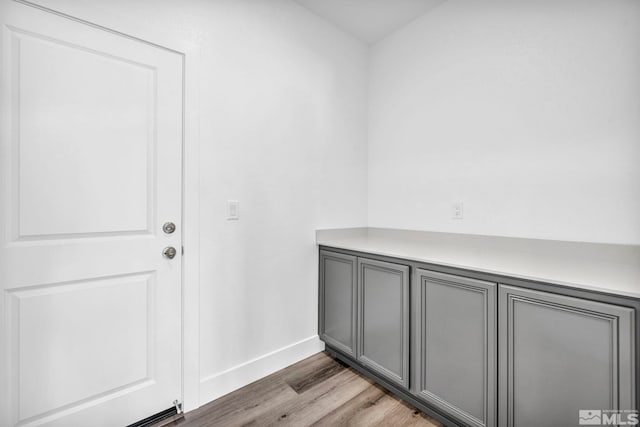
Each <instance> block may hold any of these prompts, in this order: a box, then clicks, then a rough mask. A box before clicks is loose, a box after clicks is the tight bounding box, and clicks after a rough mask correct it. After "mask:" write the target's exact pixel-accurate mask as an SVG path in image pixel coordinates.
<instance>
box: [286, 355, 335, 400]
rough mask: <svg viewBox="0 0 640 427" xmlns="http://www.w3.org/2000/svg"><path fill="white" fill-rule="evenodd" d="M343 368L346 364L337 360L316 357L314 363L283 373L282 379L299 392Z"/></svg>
mask: <svg viewBox="0 0 640 427" xmlns="http://www.w3.org/2000/svg"><path fill="white" fill-rule="evenodd" d="M345 368H346V365H344V364H343V363H341V362H339V361H338V360H336V359H332V358H330V357H323V358H319V359H316V360H315V361H314V363H310V364H307V365H306V366H300V367H296V369H291V370H290V371H288V372H285V373H283V379H284V381H285V382H286V383H287V384H289V386H291V388H292V389H294V390H295V391H296V392H297V393H298V394H301V393H304V392H305V391H307V390H309V389H310V388H313V387H314V386H316V385H318V384H320V383H321V382H323V381H324V380H326V379H329V378H331V377H332V376H334V375H336V374H337V373H338V372H340V371H342V370H344V369H345Z"/></svg>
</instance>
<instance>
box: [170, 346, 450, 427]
mask: <svg viewBox="0 0 640 427" xmlns="http://www.w3.org/2000/svg"><path fill="white" fill-rule="evenodd" d="M168 425H170V426H180V427H196V426H197V427H204V426H271V425H278V426H332V427H333V426H367V427H368V426H385V427H386V426H432V427H433V426H438V427H440V426H442V424H441V423H439V422H438V421H436V420H434V419H433V418H431V417H429V416H428V415H425V414H424V413H422V412H420V411H418V410H416V409H415V408H413V407H412V406H410V405H409V404H407V403H405V402H403V401H401V400H400V399H398V398H397V397H395V396H393V395H391V394H389V393H388V392H387V391H385V390H384V389H383V388H382V387H380V386H378V385H376V384H374V383H373V382H372V381H370V380H369V379H367V378H365V377H363V376H361V375H360V374H358V373H357V372H356V371H354V370H353V369H351V368H349V367H348V366H346V365H343V364H342V363H340V362H338V361H336V360H335V359H333V358H331V357H329V356H328V355H327V354H325V353H318V354H316V355H314V356H311V357H310V358H308V359H305V360H303V361H301V362H298V363H296V364H295V365H292V366H289V367H288V368H285V369H283V370H281V371H279V372H276V373H275V374H273V375H270V376H268V377H266V378H263V379H261V380H259V381H256V382H255V383H253V384H250V385H248V386H246V387H244V388H242V389H240V390H237V391H235V392H233V393H231V394H228V395H226V396H224V397H221V398H220V399H218V400H215V401H213V402H211V403H209V404H208V405H206V406H203V407H201V408H199V409H197V410H195V411H192V412H189V413H187V414H186V415H185V417H184V418H183V419H181V420H178V421H174V422H172V423H170V424H168Z"/></svg>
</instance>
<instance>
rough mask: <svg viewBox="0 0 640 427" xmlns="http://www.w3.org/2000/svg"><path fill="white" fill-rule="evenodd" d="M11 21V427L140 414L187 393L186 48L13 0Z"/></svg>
mask: <svg viewBox="0 0 640 427" xmlns="http://www.w3.org/2000/svg"><path fill="white" fill-rule="evenodd" d="M0 25H1V28H0V30H1V32H0V37H1V39H0V42H1V44H0V49H1V51H0V54H1V59H0V60H1V61H2V63H1V64H2V68H1V76H0V78H1V87H0V102H1V105H0V119H1V122H0V133H1V136H0V138H1V144H0V161H1V164H0V184H1V186H0V194H1V199H0V203H1V205H0V239H1V245H0V247H1V249H0V297H1V298H0V362H1V365H0V368H1V369H0V392H1V393H2V394H1V395H0V426H14V425H20V426H32V425H50V426H102V425H105V426H107V425H108V426H121V425H126V424H129V423H133V422H135V421H138V420H140V419H142V418H145V417H147V416H149V415H152V414H155V413H157V412H159V411H162V410H164V409H167V408H170V407H171V406H172V402H173V400H174V399H180V395H181V387H182V385H181V251H180V248H181V210H182V209H181V206H182V204H181V203H182V202H181V174H182V172H181V168H182V166H181V164H182V160H181V158H182V157H181V156H182V87H183V86H182V82H183V71H182V70H183V57H182V55H181V54H179V53H176V52H173V51H170V50H167V49H163V48H161V47H158V46H154V45H151V44H147V43H145V42H142V41H140V40H137V39H134V38H129V37H127V36H124V35H122V34H118V33H115V32H110V31H106V30H104V29H101V28H98V27H95V26H91V25H88V24H85V23H81V22H78V21H74V20H72V19H70V18H67V17H63V16H58V15H56V14H54V13H51V12H47V11H43V10H39V9H37V8H34V7H31V6H25V5H23V4H19V3H16V2H13V1H9V0H0ZM165 222H173V223H175V225H176V230H175V231H174V232H173V233H171V234H168V233H165V232H163V229H162V227H163V224H164V223H165ZM169 246H172V247H174V248H176V249H177V255H176V256H175V258H174V259H168V258H166V257H164V256H163V249H164V248H165V247H169Z"/></svg>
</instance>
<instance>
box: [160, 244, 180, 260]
mask: <svg viewBox="0 0 640 427" xmlns="http://www.w3.org/2000/svg"><path fill="white" fill-rule="evenodd" d="M176 253H177V251H176V248H174V247H173V246H167V247H166V248H164V249H163V250H162V255H164V257H165V258H169V259H173V258H174V257H175V256H176Z"/></svg>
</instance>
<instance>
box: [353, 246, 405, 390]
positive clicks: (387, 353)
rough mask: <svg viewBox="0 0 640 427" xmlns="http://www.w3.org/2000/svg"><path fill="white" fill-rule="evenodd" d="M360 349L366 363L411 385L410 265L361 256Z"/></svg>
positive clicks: (361, 359)
mask: <svg viewBox="0 0 640 427" xmlns="http://www.w3.org/2000/svg"><path fill="white" fill-rule="evenodd" d="M358 283H359V293H358V300H359V303H358V311H359V315H358V338H359V344H358V351H357V355H358V356H357V358H358V360H359V361H360V363H362V364H363V365H365V366H367V367H368V368H370V369H371V370H373V371H375V372H376V373H378V374H380V375H382V376H383V377H385V378H387V379H388V380H390V381H392V382H394V383H396V384H398V385H400V386H402V387H404V388H408V387H409V267H407V266H404V265H398V264H391V263H388V262H381V261H374V260H370V259H365V258H359V259H358Z"/></svg>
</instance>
